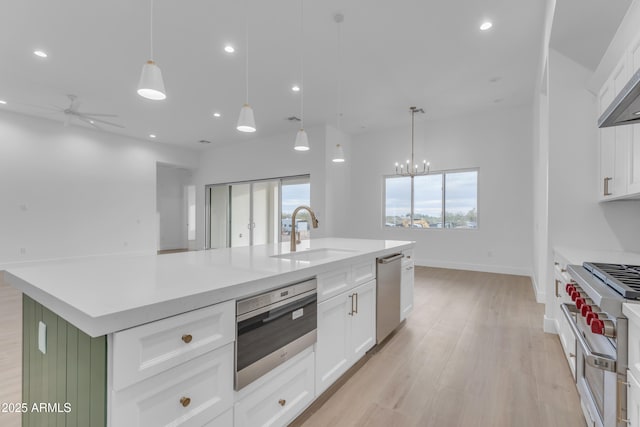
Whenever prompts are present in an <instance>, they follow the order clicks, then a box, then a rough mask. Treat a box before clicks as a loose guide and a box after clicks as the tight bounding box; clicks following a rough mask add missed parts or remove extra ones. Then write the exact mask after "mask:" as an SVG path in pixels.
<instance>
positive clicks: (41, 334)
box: [38, 321, 47, 354]
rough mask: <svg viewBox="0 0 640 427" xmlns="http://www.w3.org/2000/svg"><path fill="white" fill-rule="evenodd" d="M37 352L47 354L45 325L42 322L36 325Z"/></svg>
mask: <svg viewBox="0 0 640 427" xmlns="http://www.w3.org/2000/svg"><path fill="white" fill-rule="evenodd" d="M38 350H40V352H41V353H42V354H47V325H46V324H44V323H43V322H42V321H40V322H39V323H38Z"/></svg>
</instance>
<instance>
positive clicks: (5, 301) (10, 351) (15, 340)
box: [0, 272, 22, 427]
mask: <svg viewBox="0 0 640 427" xmlns="http://www.w3.org/2000/svg"><path fill="white" fill-rule="evenodd" d="M2 277H3V273H2V272H0V405H2V404H3V403H10V402H13V403H20V402H21V401H22V294H21V293H20V292H18V291H16V290H15V289H13V288H11V287H9V286H8V285H5V284H4V282H3V281H2ZM1 409H2V408H1V407H0V426H2V427H19V426H20V424H21V418H20V414H19V413H3V412H2V411H1Z"/></svg>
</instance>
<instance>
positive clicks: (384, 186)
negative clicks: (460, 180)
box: [381, 167, 480, 231]
mask: <svg viewBox="0 0 640 427" xmlns="http://www.w3.org/2000/svg"><path fill="white" fill-rule="evenodd" d="M460 172H476V227H475V228H446V227H444V225H445V224H446V210H447V206H446V194H447V179H446V175H447V174H450V173H460ZM424 175H442V192H441V193H442V194H441V206H442V214H441V215H442V225H443V227H441V228H435V227H428V228H417V227H413V217H414V215H415V185H414V178H415V177H411V204H410V205H411V212H410V222H409V227H390V226H387V179H389V178H399V177H401V176H402V175H397V174H387V175H383V176H382V218H381V219H382V221H381V226H382V229H383V230H458V231H478V230H480V207H479V205H480V202H479V200H480V167H471V168H460V169H443V170H437V171H431V172H429V173H428V174H424ZM416 176H422V175H416Z"/></svg>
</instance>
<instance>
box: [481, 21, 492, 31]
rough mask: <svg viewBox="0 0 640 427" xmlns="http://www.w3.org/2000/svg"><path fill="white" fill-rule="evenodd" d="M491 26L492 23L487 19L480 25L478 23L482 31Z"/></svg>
mask: <svg viewBox="0 0 640 427" xmlns="http://www.w3.org/2000/svg"><path fill="white" fill-rule="evenodd" d="M491 27H493V24H492V23H491V22H489V21H485V22H483V23H482V25H480V29H481V30H482V31H487V30H488V29H489V28H491Z"/></svg>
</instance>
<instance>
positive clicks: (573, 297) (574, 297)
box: [571, 291, 580, 301]
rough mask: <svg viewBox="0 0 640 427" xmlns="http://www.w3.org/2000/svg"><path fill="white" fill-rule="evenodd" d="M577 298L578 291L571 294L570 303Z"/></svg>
mask: <svg viewBox="0 0 640 427" xmlns="http://www.w3.org/2000/svg"><path fill="white" fill-rule="evenodd" d="M579 296H580V293H579V292H578V291H573V292H571V301H575V300H576V299H578V297H579Z"/></svg>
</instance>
